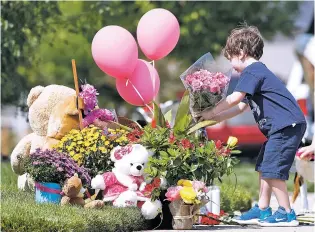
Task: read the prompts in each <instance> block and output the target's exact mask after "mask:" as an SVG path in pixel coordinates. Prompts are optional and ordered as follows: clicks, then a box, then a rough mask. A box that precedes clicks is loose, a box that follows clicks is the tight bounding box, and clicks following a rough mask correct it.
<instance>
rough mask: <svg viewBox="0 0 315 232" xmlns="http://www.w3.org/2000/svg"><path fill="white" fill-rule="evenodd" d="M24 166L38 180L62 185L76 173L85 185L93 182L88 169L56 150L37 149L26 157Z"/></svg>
mask: <svg viewBox="0 0 315 232" xmlns="http://www.w3.org/2000/svg"><path fill="white" fill-rule="evenodd" d="M24 167H25V171H26V172H27V173H29V174H30V175H31V176H32V178H33V179H34V180H35V181H36V182H53V183H60V184H61V185H62V184H63V183H64V181H65V180H66V179H68V178H70V177H72V176H73V175H74V174H75V173H77V174H78V176H79V178H80V179H81V180H82V184H83V185H84V186H89V185H90V182H91V177H90V176H89V174H88V170H87V169H85V168H84V167H79V166H78V165H77V163H76V162H75V161H74V160H73V159H72V158H70V157H69V156H67V154H65V153H61V152H58V151H56V150H41V149H37V150H36V151H35V152H33V153H31V154H30V156H29V157H28V158H27V159H26V162H25V164H24Z"/></svg>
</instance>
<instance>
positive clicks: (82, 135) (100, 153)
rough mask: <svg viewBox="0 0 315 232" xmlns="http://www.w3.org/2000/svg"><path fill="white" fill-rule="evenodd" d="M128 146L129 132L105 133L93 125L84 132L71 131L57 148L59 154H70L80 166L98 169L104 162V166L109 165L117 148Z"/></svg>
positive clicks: (110, 130) (111, 131) (117, 130)
mask: <svg viewBox="0 0 315 232" xmlns="http://www.w3.org/2000/svg"><path fill="white" fill-rule="evenodd" d="M126 144H128V139H127V131H125V130H122V129H115V130H113V129H108V131H103V130H101V129H100V128H98V127H95V126H93V125H91V126H89V127H86V128H84V129H82V130H71V131H70V132H69V133H68V134H67V135H66V136H64V137H63V138H62V139H61V141H60V142H59V143H58V144H57V145H56V146H55V148H56V149H57V150H58V151H59V152H65V153H67V154H69V155H70V156H71V157H72V158H73V159H74V160H75V161H76V162H77V163H78V164H79V165H84V166H85V167H86V166H93V165H94V166H96V167H97V166H98V164H102V162H103V163H104V164H103V166H104V165H105V162H107V164H108V160H109V154H110V151H111V150H112V149H113V148H114V147H115V146H118V145H121V146H124V145H126ZM89 157H90V158H89ZM106 157H107V158H106ZM88 158H89V159H88ZM105 159H106V160H105ZM91 160H92V161H91ZM88 162H89V163H88ZM88 168H89V167H88Z"/></svg>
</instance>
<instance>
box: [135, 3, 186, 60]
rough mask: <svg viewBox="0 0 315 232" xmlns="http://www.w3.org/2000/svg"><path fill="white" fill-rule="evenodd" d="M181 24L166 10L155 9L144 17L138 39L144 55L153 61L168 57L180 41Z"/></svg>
mask: <svg viewBox="0 0 315 232" xmlns="http://www.w3.org/2000/svg"><path fill="white" fill-rule="evenodd" d="M179 34H180V30H179V23H178V21H177V19H176V17H175V16H174V15H173V14H172V13H171V12H169V11H168V10H165V9H161V8H159V9H153V10H150V11H148V12H147V13H146V14H144V15H143V16H142V18H141V19H140V21H139V23H138V28H137V39H138V43H139V46H140V48H141V50H142V51H143V53H144V54H145V55H146V57H148V58H149V59H151V60H159V59H161V58H163V57H165V56H167V55H168V54H169V53H170V52H171V51H172V50H173V49H174V48H175V46H176V44H177V42H178V40H179Z"/></svg>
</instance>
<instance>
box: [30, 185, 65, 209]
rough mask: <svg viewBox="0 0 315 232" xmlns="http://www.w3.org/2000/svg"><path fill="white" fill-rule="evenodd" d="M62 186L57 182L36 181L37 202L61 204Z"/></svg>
mask: <svg viewBox="0 0 315 232" xmlns="http://www.w3.org/2000/svg"><path fill="white" fill-rule="evenodd" d="M60 193H61V186H60V184H57V183H43V182H36V183H35V201H36V202H37V203H52V204H59V203H60V200H61V195H60Z"/></svg>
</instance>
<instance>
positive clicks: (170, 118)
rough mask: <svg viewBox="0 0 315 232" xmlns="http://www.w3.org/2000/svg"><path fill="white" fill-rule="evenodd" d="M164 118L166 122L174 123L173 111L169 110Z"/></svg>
mask: <svg viewBox="0 0 315 232" xmlns="http://www.w3.org/2000/svg"><path fill="white" fill-rule="evenodd" d="M164 118H165V120H166V121H168V122H169V123H171V121H172V110H169V111H168V112H167V113H166V114H165V115H164Z"/></svg>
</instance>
